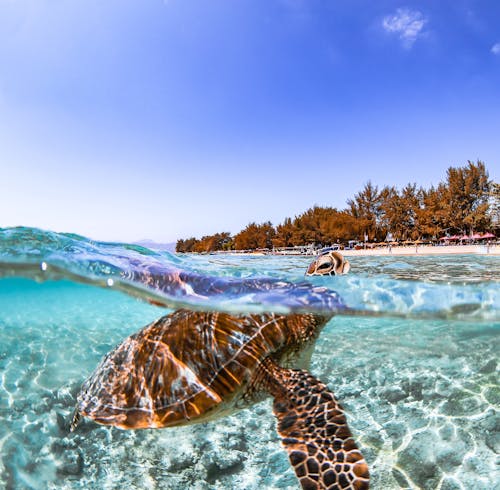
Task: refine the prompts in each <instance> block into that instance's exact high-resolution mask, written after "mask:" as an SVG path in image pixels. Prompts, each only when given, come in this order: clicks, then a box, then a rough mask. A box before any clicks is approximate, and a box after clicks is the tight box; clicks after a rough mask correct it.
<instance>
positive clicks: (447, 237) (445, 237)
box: [440, 236, 450, 240]
mask: <svg viewBox="0 0 500 490" xmlns="http://www.w3.org/2000/svg"><path fill="white" fill-rule="evenodd" d="M449 239H450V237H449V236H442V237H441V238H440V240H449Z"/></svg>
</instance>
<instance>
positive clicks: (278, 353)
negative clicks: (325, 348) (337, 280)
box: [71, 310, 369, 490]
mask: <svg viewBox="0 0 500 490" xmlns="http://www.w3.org/2000/svg"><path fill="white" fill-rule="evenodd" d="M328 320H329V317H327V316H319V315H313V314H288V315H280V314H275V313H263V314H250V315H232V314H229V313H217V312H207V313H204V312H194V311H188V310H178V311H175V312H173V313H171V314H170V315H167V316H164V317H162V318H160V319H159V320H157V321H155V322H153V323H151V324H150V325H148V326H146V327H145V328H143V329H142V330H141V331H139V332H138V333H136V334H134V335H131V336H130V337H128V338H127V339H125V340H124V341H123V342H122V343H121V344H119V345H118V346H117V347H116V348H115V349H114V350H113V351H111V352H110V353H109V354H107V355H106V356H105V357H104V359H103V360H102V361H101V363H100V364H99V366H98V367H97V368H96V370H95V371H94V373H93V374H92V375H91V376H90V378H89V379H88V380H87V381H86V382H85V383H84V384H83V386H82V389H81V391H80V393H79V394H78V397H77V406H76V409H75V415H74V417H73V421H72V426H71V428H72V430H73V429H74V428H75V427H76V425H77V423H78V421H79V420H80V418H81V417H82V416H84V417H89V418H91V419H93V420H94V421H96V422H98V423H100V424H105V425H113V426H116V427H120V428H122V429H143V428H162V427H171V426H176V425H183V424H189V423H197V422H204V421H208V420H212V419H215V418H218V417H221V416H224V415H227V414H230V413H233V412H234V411H235V410H238V409H240V408H244V407H248V406H250V405H252V404H254V403H255V402H257V401H260V400H262V399H263V398H265V397H266V396H272V397H273V398H274V405H273V411H274V414H275V416H276V417H277V419H278V425H277V429H278V432H279V434H280V436H281V439H282V444H283V446H284V447H285V449H286V450H287V451H288V456H289V459H290V462H291V464H292V466H293V468H294V470H295V473H296V475H297V477H298V478H299V481H300V483H301V485H302V488H304V489H357V490H361V489H363V490H364V489H367V488H368V486H369V474H368V466H367V464H366V462H365V460H364V458H363V456H362V455H361V453H360V451H359V450H358V448H357V446H356V443H355V442H354V439H353V438H352V435H351V432H350V430H349V428H348V426H347V422H346V418H345V415H344V412H343V410H342V407H341V406H340V405H339V403H338V402H337V401H336V399H335V396H334V395H333V393H332V392H331V391H330V390H329V389H328V388H327V387H326V386H325V385H324V384H323V383H321V382H320V381H319V380H317V379H316V378H314V376H312V375H311V374H310V373H308V372H307V371H306V369H307V368H308V365H309V361H310V357H311V353H312V350H313V348H314V342H315V340H316V338H317V336H318V334H319V332H320V330H321V329H322V327H323V326H324V325H325V324H326V322H327V321H328Z"/></svg>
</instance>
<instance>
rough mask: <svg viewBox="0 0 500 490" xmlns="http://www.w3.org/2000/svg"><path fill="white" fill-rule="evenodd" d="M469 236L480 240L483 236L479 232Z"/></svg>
mask: <svg viewBox="0 0 500 490" xmlns="http://www.w3.org/2000/svg"><path fill="white" fill-rule="evenodd" d="M471 238H472V239H473V240H480V239H481V238H483V237H482V236H481V235H480V234H479V233H474V235H471Z"/></svg>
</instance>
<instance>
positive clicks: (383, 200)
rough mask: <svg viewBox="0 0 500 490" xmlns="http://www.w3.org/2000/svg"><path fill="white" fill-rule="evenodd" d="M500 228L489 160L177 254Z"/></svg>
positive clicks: (499, 196) (365, 192)
mask: <svg viewBox="0 0 500 490" xmlns="http://www.w3.org/2000/svg"><path fill="white" fill-rule="evenodd" d="M492 227H493V228H499V227H500V184H498V183H495V182H491V181H490V180H489V177H488V172H487V170H486V166H485V165H484V163H483V162H481V161H477V162H476V163H473V162H471V161H468V162H467V164H466V165H464V166H462V167H449V168H448V170H447V172H446V180H445V181H444V182H441V183H439V184H438V186H437V187H434V186H432V187H431V188H429V189H424V188H422V187H417V184H416V183H409V184H407V185H406V186H405V187H403V188H402V189H401V190H398V189H396V188H395V187H389V186H385V187H383V188H382V189H379V188H378V186H376V185H374V184H373V183H372V182H370V181H368V182H367V183H366V184H365V186H364V187H363V189H362V190H361V191H360V192H358V193H357V194H355V196H354V197H353V198H352V199H348V200H347V208H346V209H343V210H338V209H335V208H331V207H322V206H314V207H312V208H310V209H308V210H306V211H304V212H303V213H302V214H300V215H298V216H295V217H294V218H293V219H292V218H285V220H284V221H283V223H281V224H278V225H277V226H276V227H274V226H273V225H272V223H271V222H269V221H267V222H265V223H262V224H257V223H255V222H254V223H250V224H248V225H247V226H246V227H245V228H244V229H243V230H241V231H240V232H239V233H237V234H236V235H234V237H233V236H231V234H230V233H227V232H224V233H216V234H215V235H209V236H204V237H202V238H201V239H196V238H194V237H193V238H188V239H185V240H179V241H178V242H177V246H176V250H177V252H211V251H216V250H231V249H236V250H254V249H271V248H273V247H291V246H300V245H306V244H311V243H314V244H316V245H329V244H332V243H347V241H348V240H359V241H363V240H364V239H365V238H366V237H367V238H368V240H370V241H383V240H385V239H386V237H388V236H391V237H392V239H393V240H415V239H418V238H421V239H425V238H434V239H435V238H437V237H438V236H439V235H441V234H444V233H453V234H454V233H467V232H470V233H472V232H484V231H488V230H490V229H491V228H492Z"/></svg>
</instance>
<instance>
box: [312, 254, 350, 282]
mask: <svg viewBox="0 0 500 490" xmlns="http://www.w3.org/2000/svg"><path fill="white" fill-rule="evenodd" d="M350 268H351V264H349V262H348V261H347V260H346V259H344V257H343V256H342V254H341V253H340V252H337V251H335V250H334V251H330V252H327V253H325V254H321V255H320V256H319V257H318V258H317V259H315V260H313V261H312V262H311V263H310V264H309V267H308V268H307V272H306V276H337V275H340V274H347V273H348V272H349V269H350Z"/></svg>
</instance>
